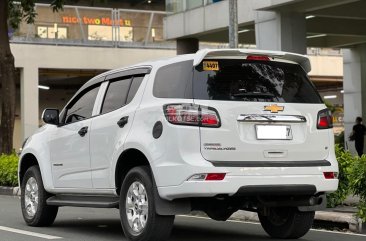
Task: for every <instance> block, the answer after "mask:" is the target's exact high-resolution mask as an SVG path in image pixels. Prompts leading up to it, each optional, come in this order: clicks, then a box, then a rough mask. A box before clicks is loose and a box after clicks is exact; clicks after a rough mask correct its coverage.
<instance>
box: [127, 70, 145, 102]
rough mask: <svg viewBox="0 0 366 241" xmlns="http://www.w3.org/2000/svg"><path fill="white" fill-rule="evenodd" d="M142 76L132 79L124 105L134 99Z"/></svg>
mask: <svg viewBox="0 0 366 241" xmlns="http://www.w3.org/2000/svg"><path fill="white" fill-rule="evenodd" d="M143 79H144V76H135V77H133V80H132V84H131V87H130V91H129V92H128V96H127V101H126V104H128V103H130V102H131V100H132V99H133V97H135V95H136V92H137V90H138V89H139V87H140V85H141V83H142V80H143Z"/></svg>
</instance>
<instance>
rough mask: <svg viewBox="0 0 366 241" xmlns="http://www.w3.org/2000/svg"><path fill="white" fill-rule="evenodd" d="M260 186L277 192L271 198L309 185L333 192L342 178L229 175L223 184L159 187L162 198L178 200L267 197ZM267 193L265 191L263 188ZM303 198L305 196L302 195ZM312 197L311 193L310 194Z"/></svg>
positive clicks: (183, 184) (215, 182) (211, 182)
mask: <svg viewBox="0 0 366 241" xmlns="http://www.w3.org/2000/svg"><path fill="white" fill-rule="evenodd" d="M260 186H262V187H263V186H266V187H267V188H268V189H267V190H270V189H271V188H270V187H271V186H273V190H272V191H271V192H269V193H267V195H268V194H269V195H276V193H277V194H278V195H282V194H281V190H277V191H276V190H275V186H292V187H295V188H294V189H289V190H287V191H286V190H282V191H286V194H283V195H291V193H293V194H292V195H299V193H297V190H296V186H308V187H310V189H312V188H314V189H315V190H310V191H309V194H310V192H314V193H323V192H333V191H335V190H337V188H338V179H325V178H324V176H323V175H275V176H271V175H266V176H262V175H259V176H238V175H230V174H228V175H227V176H226V177H225V179H224V180H223V181H184V182H183V183H182V184H180V185H178V186H165V187H158V191H159V195H160V196H161V198H163V199H167V200H174V199H177V198H188V197H214V196H216V195H220V194H223V195H229V196H233V195H235V194H240V195H264V194H263V193H260V192H256V191H255V190H256V187H258V190H257V191H260V188H259V187H260ZM262 190H263V189H262ZM300 195H301V194H300ZM310 195H311V194H310Z"/></svg>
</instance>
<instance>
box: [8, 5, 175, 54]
mask: <svg viewBox="0 0 366 241" xmlns="http://www.w3.org/2000/svg"><path fill="white" fill-rule="evenodd" d="M36 12H37V17H36V19H35V23H34V24H27V23H25V22H22V23H21V24H20V27H19V29H17V30H15V31H14V30H10V32H9V36H10V37H11V42H12V43H30V44H52V45H73V46H79V45H80V46H102V47H132V48H134V47H136V48H166V49H174V48H175V42H172V41H165V40H164V37H163V18H164V17H165V16H166V15H167V13H166V12H164V11H146V10H134V9H114V8H97V7H82V6H69V5H67V6H64V9H63V11H59V12H53V11H52V9H51V7H50V5H48V4H36Z"/></svg>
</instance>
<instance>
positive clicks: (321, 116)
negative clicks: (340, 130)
mask: <svg viewBox="0 0 366 241" xmlns="http://www.w3.org/2000/svg"><path fill="white" fill-rule="evenodd" d="M317 128H318V129H329V128H333V117H332V113H331V112H330V110H328V109H324V110H321V111H319V113H318V122H317Z"/></svg>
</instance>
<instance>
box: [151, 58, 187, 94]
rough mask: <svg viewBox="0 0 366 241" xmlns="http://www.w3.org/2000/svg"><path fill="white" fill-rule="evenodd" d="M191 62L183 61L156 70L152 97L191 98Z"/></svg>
mask: <svg viewBox="0 0 366 241" xmlns="http://www.w3.org/2000/svg"><path fill="white" fill-rule="evenodd" d="M192 78H193V61H191V60H190V61H183V62H179V63H174V64H170V65H166V66H163V67H161V68H160V69H158V71H157V73H156V76H155V81H154V87H153V95H154V96H155V97H158V98H181V99H191V98H192Z"/></svg>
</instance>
